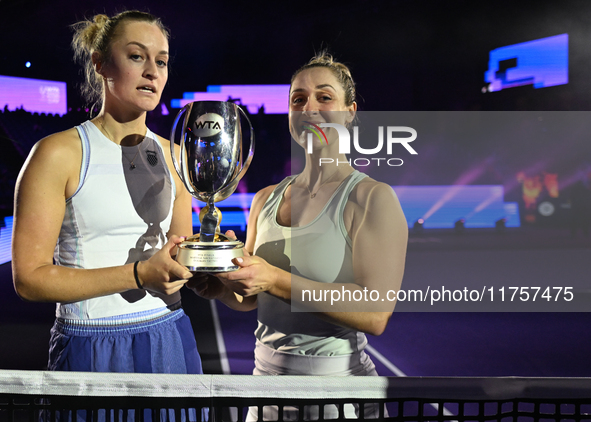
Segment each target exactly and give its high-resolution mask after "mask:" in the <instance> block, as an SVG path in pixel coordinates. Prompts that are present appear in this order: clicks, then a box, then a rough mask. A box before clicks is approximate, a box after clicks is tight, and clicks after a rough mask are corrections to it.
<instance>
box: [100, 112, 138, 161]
mask: <svg viewBox="0 0 591 422" xmlns="http://www.w3.org/2000/svg"><path fill="white" fill-rule="evenodd" d="M103 123H104V119H102V120H101V127H102V128H103V130H104V131H105V134H106V135H107V138H109V140H110V141H111V142H114V143H116V142H115V141H114V140H113V137H112V136H111V134H110V133H109V131H108V130H107V129H106V128H105V125H104V124H103ZM140 149H141V145H138V149H137V151H136V152H135V155H134V156H133V158H132V159H131V160H130V159H129V158H127V155H125V154H123V156H124V157H125V159H126V160H127V161H129V169H130V170H135V168H136V167H137V166H136V165H135V164H134V161H135V159H136V158H137V155H138V154H139V153H140Z"/></svg>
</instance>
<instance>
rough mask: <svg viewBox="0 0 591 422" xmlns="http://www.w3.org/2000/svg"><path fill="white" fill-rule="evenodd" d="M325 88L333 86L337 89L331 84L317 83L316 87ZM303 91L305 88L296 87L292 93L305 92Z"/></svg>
mask: <svg viewBox="0 0 591 422" xmlns="http://www.w3.org/2000/svg"><path fill="white" fill-rule="evenodd" d="M324 88H331V89H332V90H333V91H336V89H335V88H334V87H333V86H332V85H331V84H321V85H316V89H324ZM303 91H305V89H303V88H298V89H294V90H293V91H291V93H292V94H293V93H294V92H303Z"/></svg>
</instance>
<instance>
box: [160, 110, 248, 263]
mask: <svg viewBox="0 0 591 422" xmlns="http://www.w3.org/2000/svg"><path fill="white" fill-rule="evenodd" d="M240 115H243V116H244V117H245V119H246V121H247V122H248V125H249V126H250V148H249V150H248V153H247V155H246V160H244V161H243V157H242V156H243V148H242V129H241V125H240ZM181 119H182V122H183V123H182V126H181V127H180V130H178V129H177V127H178V126H179V125H178V124H179V122H180V121H181ZM175 143H178V144H179V146H180V156H179V160H178V161H177V158H176V154H175V150H174V145H175ZM170 152H171V154H172V162H173V164H174V168H175V170H176V172H177V173H178V175H179V177H180V179H181V181H182V182H183V184H184V185H185V188H186V189H187V190H188V191H189V193H190V194H191V195H192V196H193V197H194V198H196V199H198V200H200V201H202V202H205V203H206V204H207V206H206V207H204V208H203V210H202V212H201V213H200V217H199V219H200V221H201V228H200V231H199V234H196V235H193V236H190V237H188V238H187V239H186V240H185V241H184V242H182V243H181V244H180V245H179V246H178V252H177V256H176V260H177V261H178V262H179V263H180V264H182V265H184V266H185V267H187V268H188V269H189V271H191V272H210V273H215V272H225V271H234V270H237V269H238V266H236V265H234V264H233V263H232V259H233V258H237V257H241V256H243V255H244V253H243V248H244V244H243V243H242V242H241V241H239V240H234V239H230V238H228V237H227V236H226V235H224V234H221V233H220V229H219V225H220V221H221V212H220V211H219V209H218V208H216V207H215V202H220V201H223V200H224V199H226V198H228V197H229V196H230V195H231V194H232V193H233V192H234V190H236V187H237V186H238V182H239V181H240V179H242V177H243V176H244V174H245V173H246V170H247V169H248V166H249V165H250V162H251V161H252V156H253V153H254V131H253V128H252V125H251V123H250V120H249V119H248V116H247V115H246V114H245V113H244V111H243V110H242V109H241V108H240V107H238V106H237V105H236V104H234V103H231V102H223V101H195V102H191V103H188V104H187V105H185V106H184V107H183V108H182V109H181V111H180V112H179V113H178V114H177V116H176V118H175V121H174V124H173V127H172V133H171V136H170Z"/></svg>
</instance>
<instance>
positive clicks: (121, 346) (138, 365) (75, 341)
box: [40, 309, 208, 422]
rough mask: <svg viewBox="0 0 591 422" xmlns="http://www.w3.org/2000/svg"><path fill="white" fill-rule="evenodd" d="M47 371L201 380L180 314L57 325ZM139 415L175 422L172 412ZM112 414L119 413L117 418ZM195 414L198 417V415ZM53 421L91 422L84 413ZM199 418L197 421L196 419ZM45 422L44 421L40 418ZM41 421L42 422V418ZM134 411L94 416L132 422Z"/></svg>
mask: <svg viewBox="0 0 591 422" xmlns="http://www.w3.org/2000/svg"><path fill="white" fill-rule="evenodd" d="M48 369H49V370H51V371H84V372H127V373H165V374H202V373H203V369H202V366H201V358H200V356H199V352H198V351H197V343H196V342H195V335H194V333H193V328H192V327H191V321H190V320H189V318H188V317H187V315H185V313H184V312H183V310H182V309H178V310H176V311H173V312H170V313H168V314H166V315H164V316H161V317H158V318H156V319H153V320H149V321H144V322H139V323H132V324H125V325H111V326H89V325H78V324H68V323H65V322H63V321H61V320H59V319H58V320H57V321H56V322H55V324H54V326H53V328H52V330H51V339H50V349H49V364H48ZM155 411H156V412H158V413H159V417H158V418H154V415H153V413H152V412H149V413H147V414H144V421H146V422H148V421H151V420H153V419H160V421H169V422H174V421H175V415H174V411H173V410H172V409H159V410H155ZM115 412H117V413H119V414H118V415H116V414H115ZM199 413H200V414H199ZM58 415H59V416H58V418H57V420H58V421H61V422H74V421H78V422H82V421H89V420H91V419H92V417H91V414H90V413H87V412H86V411H85V410H78V411H71V410H70V411H68V410H65V411H62V412H58ZM198 415H199V416H200V417H198ZM44 416H45V417H44ZM44 416H42V417H41V418H40V420H41V421H43V420H47V418H46V415H44ZM135 416H136V415H135V411H134V410H133V409H130V410H127V411H123V410H118V411H115V410H113V409H110V410H108V409H104V410H101V411H99V414H98V420H97V421H95V422H101V421H113V420H119V421H128V422H133V421H135V420H136V417H135ZM207 419H208V411H207V409H202V411H201V412H198V411H197V409H181V418H180V421H178V419H177V421H176V422H189V421H196V420H207Z"/></svg>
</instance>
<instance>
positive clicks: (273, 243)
mask: <svg viewBox="0 0 591 422" xmlns="http://www.w3.org/2000/svg"><path fill="white" fill-rule="evenodd" d="M296 177H297V176H290V177H288V178H286V179H284V180H283V181H282V182H281V183H279V185H277V187H276V188H275V190H274V191H273V192H272V193H271V195H270V196H269V198H268V199H267V202H266V203H265V205H264V206H263V208H262V210H261V212H260V215H259V217H258V221H257V240H256V244H255V251H254V253H255V255H257V256H260V257H262V258H263V259H265V260H266V261H267V262H269V263H271V264H272V265H274V266H277V267H279V268H281V269H283V270H285V271H288V272H290V273H292V274H295V275H300V276H303V277H305V278H308V279H310V280H314V281H319V282H323V283H334V282H339V283H353V282H354V277H353V263H352V245H351V239H350V238H349V235H348V233H347V230H346V228H345V225H344V222H343V212H344V210H345V205H346V204H347V200H348V198H349V194H350V193H351V191H352V190H353V188H354V187H355V186H356V185H357V183H359V181H361V180H362V179H363V178H364V177H366V175H365V174H363V173H360V172H358V171H354V172H353V173H351V174H350V175H349V176H348V177H347V179H345V180H344V181H343V183H341V185H340V186H339V187H338V188H337V190H336V191H335V192H334V194H333V195H332V197H331V198H330V199H329V201H328V202H327V204H326V205H325V207H324V209H323V210H322V211H321V212H320V213H319V215H318V216H317V217H316V218H315V219H314V220H313V221H312V222H310V223H309V224H306V225H305V226H300V227H285V226H281V225H279V224H278V223H277V213H278V210H279V205H280V203H281V200H282V198H283V194H284V192H285V190H286V189H287V187H288V186H289V185H290V184H291V183H292V182H293V180H294V179H295V178H296ZM257 301H258V327H257V329H256V331H255V335H256V337H257V339H258V340H259V341H260V342H261V343H263V344H264V345H266V346H268V347H270V348H272V349H275V350H280V351H283V352H287V353H294V354H304V355H317V356H342V355H347V354H351V353H355V352H358V351H361V350H363V349H364V348H365V346H366V344H367V338H366V337H365V334H364V333H362V332H358V331H355V330H350V329H347V328H343V327H339V326H337V325H334V324H330V323H328V322H325V321H323V320H321V319H319V318H318V317H315V316H313V315H312V314H308V313H305V312H292V310H291V305H289V304H287V303H285V302H283V301H281V300H279V299H277V298H275V297H273V296H271V295H269V294H267V293H262V294H259V295H258V298H257Z"/></svg>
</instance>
